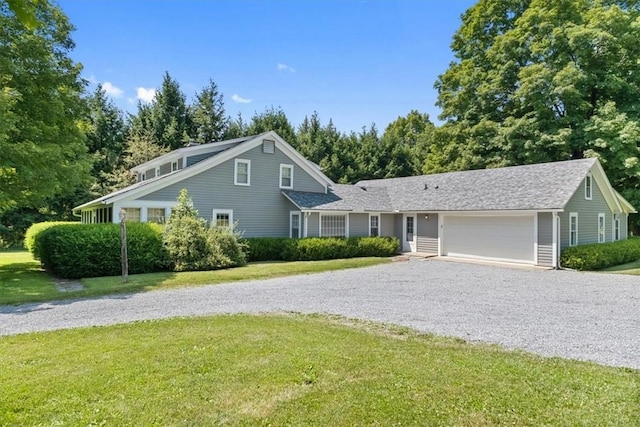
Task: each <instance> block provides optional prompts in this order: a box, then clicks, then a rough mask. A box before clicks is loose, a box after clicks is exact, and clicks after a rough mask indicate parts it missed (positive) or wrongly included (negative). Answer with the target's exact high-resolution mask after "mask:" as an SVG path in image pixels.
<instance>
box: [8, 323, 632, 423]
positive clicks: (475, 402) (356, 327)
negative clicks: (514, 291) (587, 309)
mask: <svg viewBox="0 0 640 427" xmlns="http://www.w3.org/2000/svg"><path fill="white" fill-rule="evenodd" d="M0 384H2V399H0V425H118V426H124V425H163V426H170V425H218V424H225V425H317V426H328V425H330V426H353V425H381V426H383V425H384V426H387V425H447V426H449V425H457V426H489V425H517V426H540V425H549V426H576V425H584V426H638V425H640V410H639V405H640V400H639V399H640V371H635V370H631V369H623V368H612V367H603V366H599V365H595V364H591V363H583V362H575V361H568V360H563V359H558V358H553V359H548V358H541V357H537V356H533V355H529V354H525V353H522V352H508V351H505V350H502V349H500V348H498V347H496V346H487V345H475V344H467V343H464V342H463V341H461V340H459V339H458V340H456V339H446V338H439V337H434V336H429V335H421V334H418V333H416V332H413V331H411V330H408V329H401V328H393V327H385V326H381V325H375V324H369V323H363V322H356V321H347V320H344V319H339V318H327V317H323V316H301V315H289V316H285V315H277V316H276V315H273V316H269V315H263V316H252V315H228V316H216V317H202V318H192V319H186V318H180V319H170V320H159V321H149V322H140V323H133V324H126V325H117V326H110V327H96V328H88V329H73V330H63V331H55V332H47V333H35V334H25V335H17V336H8V337H2V338H0Z"/></svg>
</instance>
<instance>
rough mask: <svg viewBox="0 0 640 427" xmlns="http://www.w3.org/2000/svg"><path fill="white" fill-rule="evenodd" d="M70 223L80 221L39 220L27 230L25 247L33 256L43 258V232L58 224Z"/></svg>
mask: <svg viewBox="0 0 640 427" xmlns="http://www.w3.org/2000/svg"><path fill="white" fill-rule="evenodd" d="M61 224H68V225H79V224H80V223H79V222H68V221H47V222H38V223H36V224H33V225H32V226H31V227H29V228H28V229H27V232H26V233H25V236H24V247H25V248H27V250H28V251H29V252H31V255H33V258H35V259H41V247H42V244H41V236H42V232H43V231H45V230H47V229H49V228H51V227H54V226H56V225H61Z"/></svg>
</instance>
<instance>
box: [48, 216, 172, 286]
mask: <svg viewBox="0 0 640 427" xmlns="http://www.w3.org/2000/svg"><path fill="white" fill-rule="evenodd" d="M37 240H38V241H39V242H40V247H39V251H40V256H41V258H40V259H41V261H42V263H43V264H44V267H45V269H47V270H48V271H49V272H50V273H52V274H53V275H55V276H58V277H63V278H68V279H77V278H81V277H96V276H117V275H119V274H121V273H122V269H121V243H120V242H121V240H120V225H119V224H77V223H74V224H59V225H55V226H51V227H49V228H48V229H47V230H45V231H43V232H41V233H40V234H39V236H38V238H37ZM127 254H128V259H129V273H130V274H139V273H150V272H154V271H160V270H163V269H166V268H167V266H168V261H167V255H166V252H165V249H164V247H163V245H162V227H161V226H159V225H157V224H141V223H127Z"/></svg>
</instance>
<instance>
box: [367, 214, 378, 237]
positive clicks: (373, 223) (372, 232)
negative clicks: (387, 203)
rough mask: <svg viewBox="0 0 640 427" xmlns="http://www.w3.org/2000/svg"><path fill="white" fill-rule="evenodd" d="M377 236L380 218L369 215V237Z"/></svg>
mask: <svg viewBox="0 0 640 427" xmlns="http://www.w3.org/2000/svg"><path fill="white" fill-rule="evenodd" d="M379 234H380V216H379V215H370V216H369V236H371V237H378V235H379Z"/></svg>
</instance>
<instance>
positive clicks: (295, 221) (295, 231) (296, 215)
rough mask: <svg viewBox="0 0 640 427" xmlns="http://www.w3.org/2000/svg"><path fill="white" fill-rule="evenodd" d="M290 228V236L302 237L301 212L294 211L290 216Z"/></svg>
mask: <svg viewBox="0 0 640 427" xmlns="http://www.w3.org/2000/svg"><path fill="white" fill-rule="evenodd" d="M289 222H290V229H289V237H291V238H292V239H299V238H300V225H301V221H300V212H297V211H292V212H291V213H290V217H289Z"/></svg>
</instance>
